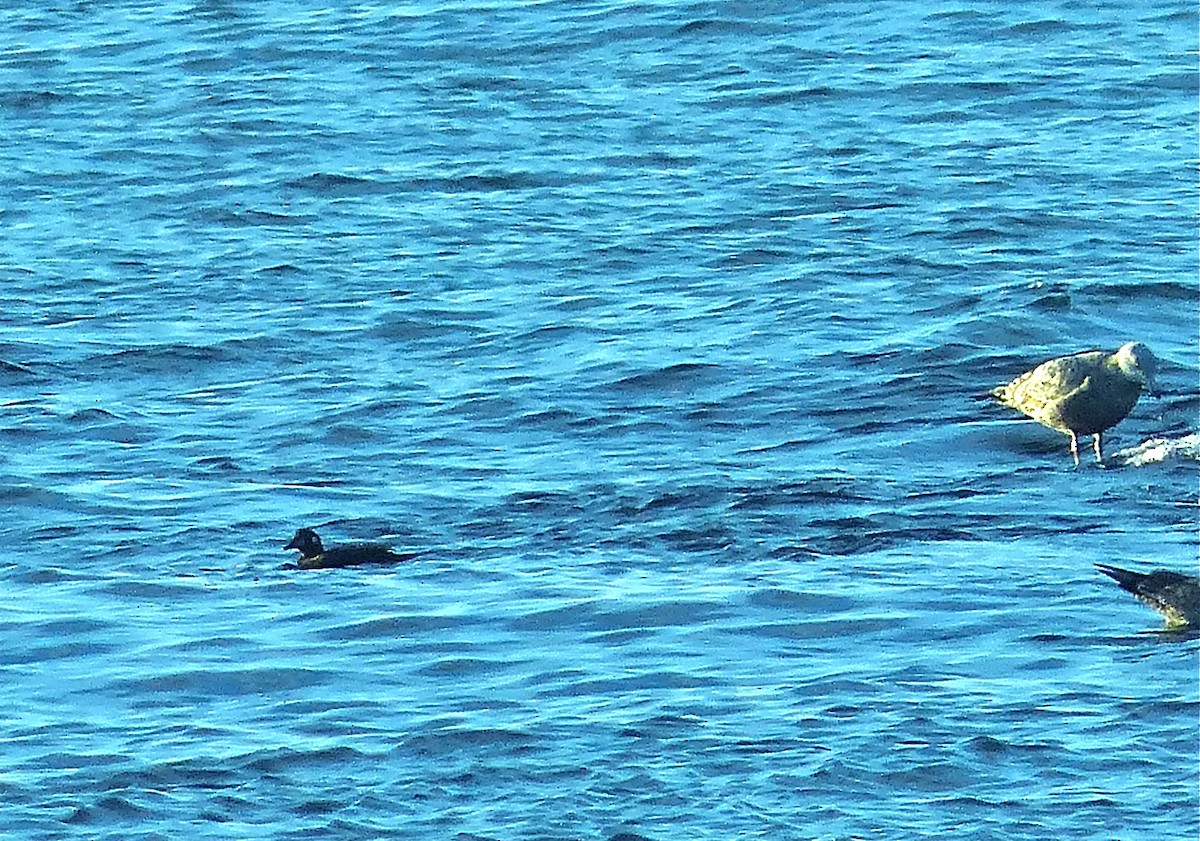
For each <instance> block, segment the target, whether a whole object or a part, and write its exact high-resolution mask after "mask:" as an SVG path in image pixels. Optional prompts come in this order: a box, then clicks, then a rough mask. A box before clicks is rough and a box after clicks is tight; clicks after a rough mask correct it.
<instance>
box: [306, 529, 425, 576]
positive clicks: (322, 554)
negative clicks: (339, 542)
mask: <svg viewBox="0 0 1200 841" xmlns="http://www.w3.org/2000/svg"><path fill="white" fill-rule="evenodd" d="M283 548H284V549H285V550H287V549H297V550H299V551H300V560H299V561H297V562H296V565H297V566H299V567H300V569H333V568H337V567H349V566H358V565H360V564H394V563H399V562H400V561H407V560H410V559H411V558H415V557H416V556H417V553H416V552H396V551H394V550H393V549H392V548H391V547H390V546H388V545H386V544H384V543H352V544H349V545H347V546H334V547H331V548H329V549H326V548H325V547H324V545H323V544H322V543H321V538H320V537H318V536H317V533H316V532H315V531H313V530H312V529H308V528H302V529H297V530H296V533H295V534H294V535H292V539H291V542H289V543H288V544H287V545H286V546H284V547H283Z"/></svg>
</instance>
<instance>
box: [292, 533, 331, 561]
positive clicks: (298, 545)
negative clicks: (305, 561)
mask: <svg viewBox="0 0 1200 841" xmlns="http://www.w3.org/2000/svg"><path fill="white" fill-rule="evenodd" d="M283 548H284V549H299V550H300V557H301V558H315V557H316V556H317V555H320V554H322V553H323V552H324V551H325V547H324V546H322V545H321V538H319V537H317V533H316V532H315V531H313V530H312V529H296V533H295V534H294V535H292V542H291V543H289V544H288V545H287V546H284V547H283Z"/></svg>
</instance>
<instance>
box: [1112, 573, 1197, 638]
mask: <svg viewBox="0 0 1200 841" xmlns="http://www.w3.org/2000/svg"><path fill="white" fill-rule="evenodd" d="M1096 568H1097V569H1098V570H1100V571H1101V572H1102V573H1104V574H1105V575H1107V576H1108V577H1109V578H1112V579H1113V580H1114V581H1116V582H1117V583H1118V584H1120V585H1121V589H1122V590H1128V591H1129V592H1130V593H1133V595H1134V596H1135V597H1136V598H1137V600H1138V601H1140V602H1142V603H1143V604H1145V605H1149V606H1150V607H1152V608H1154V609H1155V610H1157V611H1158V612H1159V613H1161V614H1162V615H1163V616H1165V617H1166V619H1167V628H1168V629H1169V630H1173V631H1174V630H1181V629H1183V628H1189V627H1193V628H1200V578H1197V577H1196V576H1194V575H1184V574H1183V573H1181V572H1172V571H1171V570H1169V569H1156V570H1154V572H1133V571H1132V570H1128V569H1121V568H1120V567H1114V566H1109V565H1108V564H1096Z"/></svg>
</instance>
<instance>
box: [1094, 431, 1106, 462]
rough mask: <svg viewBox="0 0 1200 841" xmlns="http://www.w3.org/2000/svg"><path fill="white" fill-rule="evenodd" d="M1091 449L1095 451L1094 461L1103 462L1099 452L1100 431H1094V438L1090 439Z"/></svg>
mask: <svg viewBox="0 0 1200 841" xmlns="http://www.w3.org/2000/svg"><path fill="white" fill-rule="evenodd" d="M1092 449H1093V450H1095V451H1096V463H1097V464H1104V456H1102V455H1101V454H1100V433H1099V432H1097V433H1096V440H1094V441H1092Z"/></svg>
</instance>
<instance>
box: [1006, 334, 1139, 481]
mask: <svg viewBox="0 0 1200 841" xmlns="http://www.w3.org/2000/svg"><path fill="white" fill-rule="evenodd" d="M1157 368H1158V360H1157V359H1156V358H1155V356H1154V354H1153V353H1151V352H1150V348H1148V347H1146V346H1145V345H1143V344H1141V343H1140V342H1129V343H1128V344H1124V345H1121V347H1120V348H1119V349H1118V350H1117V351H1116V352H1115V353H1105V352H1104V351H1102V350H1089V351H1085V352H1084V353H1076V354H1074V355H1072V356H1060V357H1058V358H1057V359H1051V360H1048V361H1046V362H1043V363H1042V364H1041V365H1039V366H1037V367H1036V368H1034V369H1033V370H1032V371H1026V372H1025V373H1024V374H1022V375H1021V376H1019V377H1017V378H1016V379H1015V380H1013V381H1012V382H1010V383H1008V384H1007V385H1002V386H1000V387H999V388H996V389H993V390H992V395H993V396H994V397H996V398H997V399H998V400H999V401H1000V402H1001V403H1003V404H1004V405H1005V406H1011V407H1012V408H1014V409H1016V410H1017V411H1019V412H1023V413H1025V414H1026V415H1028V416H1029V417H1031V418H1033V419H1034V420H1035V421H1037V422H1038V423H1040V424H1044V425H1045V426H1048V427H1050V428H1051V429H1056V430H1058V431H1059V432H1061V433H1063V434H1064V435H1068V436H1070V438H1071V455H1072V456H1073V457H1074V458H1075V466H1076V467H1078V466H1079V439H1078V436H1080V435H1094V436H1095V438H1094V440H1093V441H1092V448H1093V449H1094V450H1095V451H1096V461H1098V462H1102V461H1103V460H1104V457H1103V455H1102V454H1101V445H1100V435H1101V433H1103V432H1104V431H1105V430H1106V429H1109V428H1110V427H1113V426H1116V425H1117V424H1118V423H1120V422H1121V421H1122V420H1124V419H1125V416H1126V415H1128V414H1129V413H1130V412H1131V411H1133V407H1134V405H1135V404H1136V403H1137V401H1138V397H1139V396H1141V393H1142V390H1143V389H1152V388H1153V387H1154V374H1155V371H1156V370H1157Z"/></svg>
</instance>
